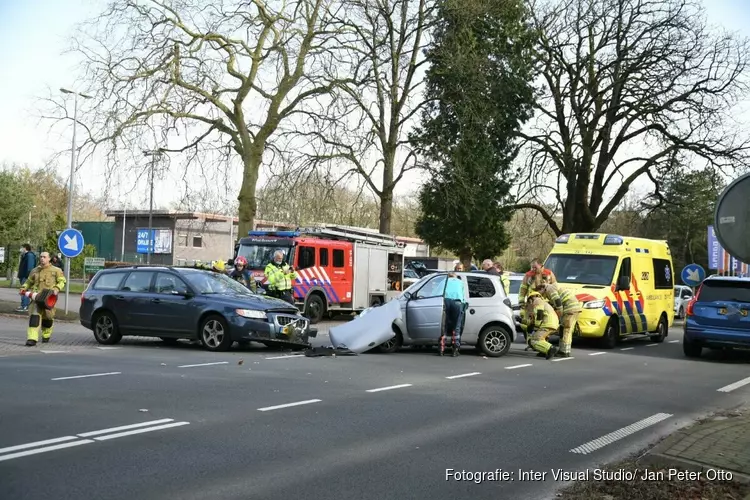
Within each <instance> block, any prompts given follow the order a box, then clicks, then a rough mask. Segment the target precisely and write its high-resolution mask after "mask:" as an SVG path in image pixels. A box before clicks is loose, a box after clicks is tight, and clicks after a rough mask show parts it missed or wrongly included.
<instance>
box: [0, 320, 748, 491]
mask: <svg viewBox="0 0 750 500" xmlns="http://www.w3.org/2000/svg"><path fill="white" fill-rule="evenodd" d="M23 326H24V324H23V322H22V321H19V320H15V319H8V318H2V319H0V337H2V336H5V337H6V338H10V336H11V333H10V332H11V331H13V332H17V331H18V330H20V329H22V327H23ZM67 328H69V329H70V330H71V332H69V333H68V335H70V336H75V335H83V332H80V331H77V330H76V328H77V327H76V326H75V325H69V326H68V327H67ZM84 332H85V331H84ZM680 341H681V335H680V332H679V330H678V329H673V330H671V332H670V336H669V337H668V339H667V342H665V343H663V344H658V345H651V343H650V342H649V341H647V340H640V339H639V340H633V341H628V342H626V343H625V344H623V345H622V346H619V347H618V348H616V349H614V350H611V351H600V350H597V349H594V348H590V347H585V346H574V358H572V359H567V360H563V361H555V362H551V361H546V360H544V359H540V358H536V357H535V355H534V354H532V353H530V352H524V351H523V347H522V346H521V345H516V346H514V348H513V350H512V351H511V352H510V353H509V355H507V356H506V357H503V358H499V359H487V358H484V357H482V356H480V355H477V354H475V353H474V352H472V351H470V350H468V349H467V350H466V352H465V354H463V355H462V356H460V357H459V358H439V357H437V356H435V351H426V352H425V351H410V350H404V351H403V352H400V353H397V354H391V355H381V354H365V355H360V356H351V357H350V356H346V357H343V356H339V357H321V358H307V357H304V356H299V355H297V356H294V355H290V354H287V353H281V352H273V351H270V350H268V349H264V348H257V349H256V348H251V349H245V350H235V351H232V352H229V353H221V354H219V353H208V352H205V351H203V350H201V349H199V348H193V347H191V346H177V347H166V346H163V345H162V344H161V343H160V342H158V341H157V342H152V341H133V342H131V343H124V344H122V345H118V346H117V347H116V348H108V349H99V348H97V346H95V345H88V344H84V345H82V346H78V348H73V347H68V346H62V347H57V348H56V347H55V345H54V344H50V345H49V346H47V347H45V348H43V349H42V348H33V349H26V350H25V351H23V352H24V353H25V354H26V355H17V354H16V352H15V351H10V350H6V351H0V355H3V356H5V357H3V358H0V393H1V394H2V395H3V411H2V412H0V498H9V499H11V498H12V499H24V500H35V499H40V500H47V499H49V498H55V499H59V500H64V499H71V500H73V499H76V500H78V499H81V498H97V499H100V500H106V499H128V500H130V499H132V498H138V499H144V500H145V499H165V498H167V499H172V498H174V499H201V500H203V499H205V498H216V499H243V500H244V499H250V498H258V499H269V500H271V499H284V500H288V499H289V498H300V497H304V498H311V499H318V498H320V499H328V498H358V499H363V500H364V499H399V500H402V499H404V498H431V499H433V500H443V499H445V500H449V499H450V500H452V499H456V498H461V497H466V498H488V499H489V498H492V499H495V498H513V499H524V498H528V499H540V498H548V497H551V496H553V495H554V491H555V490H556V489H557V488H559V487H560V486H562V485H563V483H562V482H559V481H555V479H554V477H553V475H552V471H553V470H557V469H563V470H565V471H574V470H579V469H583V468H591V467H595V466H596V465H597V464H601V463H603V462H605V461H608V460H610V459H613V458H617V457H620V456H622V455H623V454H626V453H628V452H629V451H633V450H635V449H638V448H640V447H642V446H643V445H644V444H646V443H647V442H649V441H651V440H653V439H655V438H657V437H659V436H661V435H663V434H665V433H667V432H669V431H671V430H673V429H674V428H675V427H677V426H678V425H680V424H683V423H687V422H688V421H689V420H691V419H692V418H694V417H696V416H698V415H700V414H703V413H705V412H707V411H710V410H712V409H716V408H725V407H730V406H734V405H736V404H739V403H740V402H742V401H743V400H746V399H747V397H748V395H749V394H750V385H743V386H741V387H736V385H735V386H731V384H733V383H735V382H737V381H739V380H742V379H745V378H746V377H747V364H748V361H749V359H750V358H748V357H747V356H742V355H739V354H734V355H720V354H712V355H709V356H706V357H705V358H704V359H701V360H697V361H696V360H687V359H685V358H684V357H683V355H682V349H681V345H680V343H679V342H680ZM320 342H323V343H324V342H325V335H323V336H322V337H321V340H320ZM34 350H36V351H34ZM3 352H5V354H3ZM451 377H453V378H451ZM727 386H730V387H729V388H726V387H727ZM722 388H726V389H724V390H722V391H720V390H719V389H722ZM727 391H728V392H727ZM140 424H142V425H140ZM446 469H453V470H455V471H457V472H461V471H472V472H477V471H484V472H490V471H496V469H502V470H503V471H505V472H507V473H508V474H510V476H509V477H507V478H506V480H501V481H492V480H490V481H487V482H484V483H483V484H477V483H475V482H473V481H469V480H464V481H457V480H455V479H453V478H449V480H447V481H446ZM519 470H520V471H524V472H527V473H529V472H531V471H537V472H539V473H544V472H546V476H545V477H544V478H543V479H542V478H540V477H537V478H531V477H526V478H522V477H520V475H519ZM511 479H513V480H511Z"/></svg>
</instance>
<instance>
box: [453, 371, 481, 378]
mask: <svg viewBox="0 0 750 500" xmlns="http://www.w3.org/2000/svg"><path fill="white" fill-rule="evenodd" d="M474 375H481V373H479V372H472V373H462V374H461V375H451V376H450V377H445V378H447V379H451V380H452V379H454V378H464V377H473V376H474Z"/></svg>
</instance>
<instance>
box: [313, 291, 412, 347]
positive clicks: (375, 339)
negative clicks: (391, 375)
mask: <svg viewBox="0 0 750 500" xmlns="http://www.w3.org/2000/svg"><path fill="white" fill-rule="evenodd" d="M400 318H401V303H400V302H399V301H398V300H391V301H389V302H387V303H385V304H384V305H382V306H379V307H373V308H372V309H369V310H368V311H367V314H366V315H362V316H358V317H356V318H355V319H353V320H352V321H349V322H347V323H344V324H343V325H339V326H335V327H333V328H331V329H330V330H329V332H328V337H329V338H330V339H331V344H332V345H333V347H335V348H345V349H349V350H350V351H352V352H356V353H357V354H361V353H363V352H365V351H369V350H371V349H374V348H376V347H377V346H379V345H380V344H382V343H383V342H386V341H388V340H389V339H391V338H393V336H394V335H395V333H394V331H393V322H394V321H396V320H397V319H400Z"/></svg>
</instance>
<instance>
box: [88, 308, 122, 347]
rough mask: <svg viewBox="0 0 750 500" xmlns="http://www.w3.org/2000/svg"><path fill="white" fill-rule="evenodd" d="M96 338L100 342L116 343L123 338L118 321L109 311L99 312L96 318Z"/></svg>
mask: <svg viewBox="0 0 750 500" xmlns="http://www.w3.org/2000/svg"><path fill="white" fill-rule="evenodd" d="M94 338H95V339H96V341H97V342H99V343H100V344H105V345H111V344H116V343H118V342H119V341H120V339H122V335H121V334H120V331H119V329H118V328H117V323H116V322H115V319H114V317H113V316H112V315H111V314H110V313H109V312H106V311H105V312H101V313H98V314H97V315H96V316H95V318H94Z"/></svg>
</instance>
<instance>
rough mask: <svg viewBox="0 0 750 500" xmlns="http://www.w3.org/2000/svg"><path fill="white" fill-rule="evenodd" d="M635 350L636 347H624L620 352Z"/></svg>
mask: <svg viewBox="0 0 750 500" xmlns="http://www.w3.org/2000/svg"><path fill="white" fill-rule="evenodd" d="M633 349H635V347H623V348H622V349H620V350H621V351H632V350H633Z"/></svg>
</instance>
